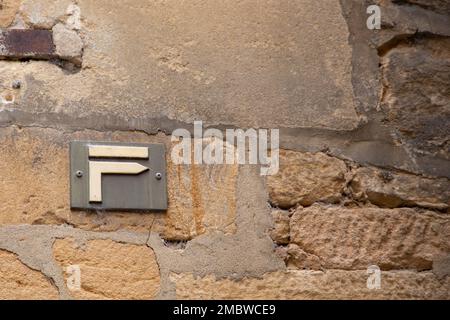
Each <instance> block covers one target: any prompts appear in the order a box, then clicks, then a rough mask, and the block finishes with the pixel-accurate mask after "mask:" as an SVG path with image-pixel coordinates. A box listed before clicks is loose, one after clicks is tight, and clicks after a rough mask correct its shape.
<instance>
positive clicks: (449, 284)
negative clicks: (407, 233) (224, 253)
mask: <svg viewBox="0 0 450 320" xmlns="http://www.w3.org/2000/svg"><path fill="white" fill-rule="evenodd" d="M170 279H171V280H172V281H173V282H174V283H175V287H176V296H177V298H178V299H288V300H290V299H449V298H450V290H449V288H450V278H449V277H447V278H445V279H444V280H442V281H439V280H438V279H437V278H436V277H435V276H434V274H433V273H431V272H411V271H395V272H393V271H390V272H382V273H381V288H380V289H368V288H367V279H368V275H367V273H366V270H358V271H343V270H327V271H325V272H321V271H303V270H302V271H299V270H290V271H279V272H273V273H267V274H265V275H263V276H262V277H261V278H244V279H242V280H237V281H235V280H231V279H216V278H215V277H214V276H212V275H208V276H206V277H203V278H200V277H198V278H196V277H194V276H193V275H192V274H189V273H187V274H171V276H170Z"/></svg>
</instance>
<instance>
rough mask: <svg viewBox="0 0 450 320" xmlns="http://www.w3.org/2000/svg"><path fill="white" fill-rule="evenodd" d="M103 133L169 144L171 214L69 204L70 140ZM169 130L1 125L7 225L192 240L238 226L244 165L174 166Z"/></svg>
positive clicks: (0, 209)
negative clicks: (78, 129)
mask: <svg viewBox="0 0 450 320" xmlns="http://www.w3.org/2000/svg"><path fill="white" fill-rule="evenodd" d="M71 140H97V141H118V142H142V143H164V144H166V150H167V154H166V158H167V174H168V195H169V208H168V210H167V212H164V213H146V214H142V213H133V212H85V211H75V210H70V182H69V143H70V141H71ZM170 151H171V144H170V141H169V138H168V137H164V136H154V137H149V136H147V135H145V134H138V133H123V132H117V133H106V132H105V133H100V132H94V131H83V132H78V133H73V134H70V133H63V132H61V131H57V130H53V129H17V128H0V176H1V177H2V179H1V180H0V190H1V192H0V203H2V205H1V206H0V225H12V224H58V225H61V224H70V225H74V226H76V227H78V228H81V229H85V230H95V231H114V230H119V229H128V230H134V231H140V232H148V231H149V230H150V229H152V231H155V232H159V233H160V234H161V235H162V236H163V237H164V238H166V239H173V240H186V239H191V238H193V237H195V236H198V235H201V234H204V233H208V232H212V231H222V232H224V233H234V232H235V231H236V225H235V218H236V181H237V174H238V167H237V165H211V166H204V165H193V166H187V165H174V164H173V163H171V161H170V159H171V157H170Z"/></svg>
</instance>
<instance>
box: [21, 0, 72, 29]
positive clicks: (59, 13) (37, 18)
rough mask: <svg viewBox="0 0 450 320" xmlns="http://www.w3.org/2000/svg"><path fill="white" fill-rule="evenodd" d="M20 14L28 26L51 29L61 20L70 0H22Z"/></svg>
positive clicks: (70, 2)
mask: <svg viewBox="0 0 450 320" xmlns="http://www.w3.org/2000/svg"><path fill="white" fill-rule="evenodd" d="M21 2H22V5H21V8H20V9H21V10H20V13H19V14H20V16H21V17H22V19H23V20H24V22H25V23H26V25H27V26H28V27H31V28H35V29H51V28H52V27H53V26H54V25H55V24H56V23H58V22H59V21H61V20H63V19H64V18H65V15H66V10H67V8H68V6H70V5H71V4H72V3H73V1H72V0H57V1H52V0H22V1H21Z"/></svg>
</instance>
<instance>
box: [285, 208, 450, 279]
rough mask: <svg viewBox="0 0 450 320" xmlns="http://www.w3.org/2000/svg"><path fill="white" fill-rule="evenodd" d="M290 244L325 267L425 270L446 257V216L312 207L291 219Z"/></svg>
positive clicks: (449, 231)
mask: <svg viewBox="0 0 450 320" xmlns="http://www.w3.org/2000/svg"><path fill="white" fill-rule="evenodd" d="M290 227H291V242H292V243H295V244H297V245H298V246H299V247H300V248H301V249H302V250H304V251H306V252H308V253H310V254H313V255H316V256H317V257H319V258H320V259H321V261H322V263H323V266H324V267H325V268H332V269H365V268H367V267H368V266H369V265H373V264H375V265H378V266H379V267H380V268H381V269H383V270H389V269H418V270H430V269H431V268H432V263H433V260H434V259H436V258H438V257H440V256H443V255H446V254H448V253H449V252H450V217H449V216H448V215H446V214H436V213H434V212H430V211H424V212H419V211H416V210H414V209H392V210H390V209H378V208H357V209H346V208H339V207H325V206H319V205H314V206H312V207H309V208H304V209H299V210H297V211H296V212H295V213H294V215H293V216H292V218H291V225H290Z"/></svg>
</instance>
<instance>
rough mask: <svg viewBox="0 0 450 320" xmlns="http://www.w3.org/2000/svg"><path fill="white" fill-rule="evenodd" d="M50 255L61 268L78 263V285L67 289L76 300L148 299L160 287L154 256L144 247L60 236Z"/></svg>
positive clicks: (64, 268)
mask: <svg viewBox="0 0 450 320" xmlns="http://www.w3.org/2000/svg"><path fill="white" fill-rule="evenodd" d="M54 255H55V259H56V261H57V262H58V263H59V264H60V266H61V268H62V269H63V270H67V267H68V266H73V265H77V266H79V268H80V271H81V274H80V276H81V277H80V280H81V281H80V285H81V286H80V287H81V288H80V290H77V289H74V290H72V291H71V295H72V296H73V297H74V298H77V299H152V298H154V297H155V296H156V295H157V293H158V291H159V288H160V276H159V269H158V264H157V262H156V257H155V254H154V253H153V251H152V250H151V249H150V248H149V247H147V246H137V245H130V244H121V243H117V242H114V241H111V240H91V241H89V242H87V243H86V244H84V245H80V244H77V243H75V242H74V241H73V240H71V239H63V240H56V242H55V244H54ZM70 275H71V274H68V273H65V278H66V281H67V278H68V277H69V276H70Z"/></svg>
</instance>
